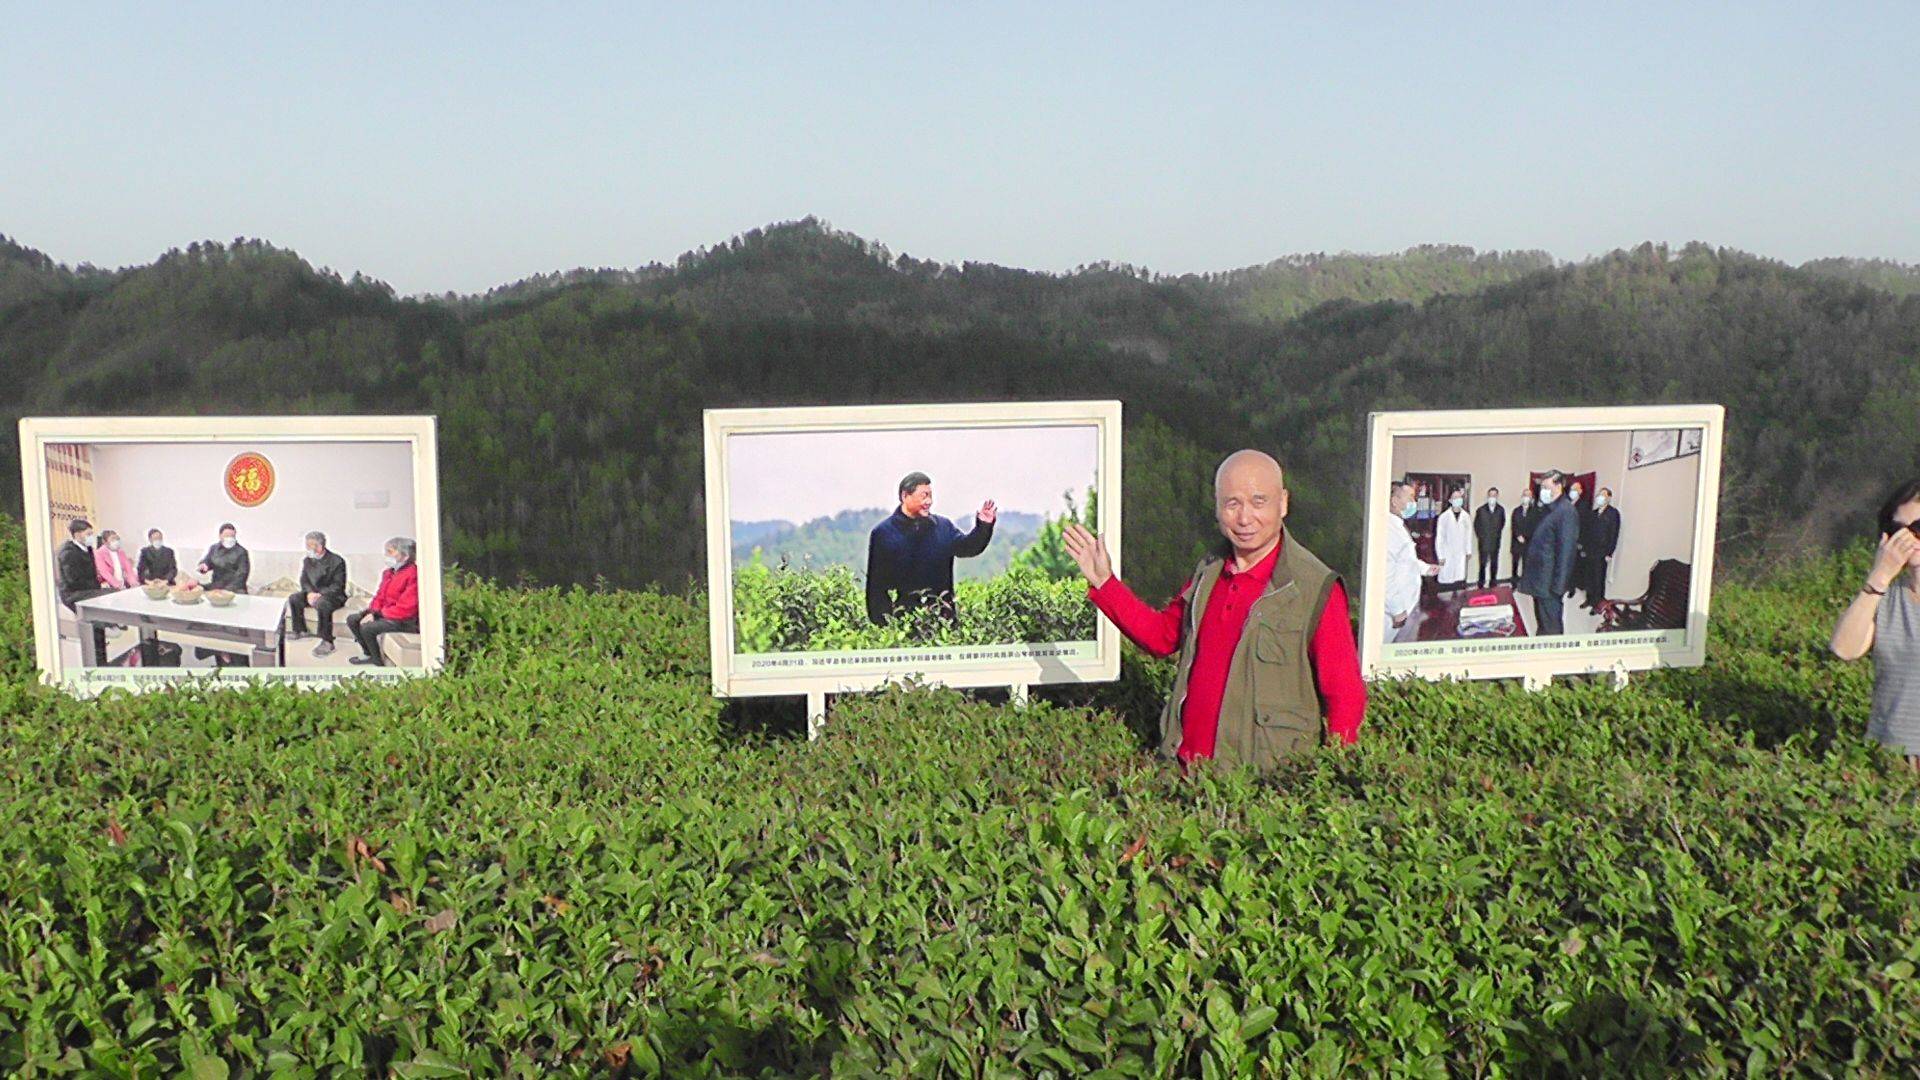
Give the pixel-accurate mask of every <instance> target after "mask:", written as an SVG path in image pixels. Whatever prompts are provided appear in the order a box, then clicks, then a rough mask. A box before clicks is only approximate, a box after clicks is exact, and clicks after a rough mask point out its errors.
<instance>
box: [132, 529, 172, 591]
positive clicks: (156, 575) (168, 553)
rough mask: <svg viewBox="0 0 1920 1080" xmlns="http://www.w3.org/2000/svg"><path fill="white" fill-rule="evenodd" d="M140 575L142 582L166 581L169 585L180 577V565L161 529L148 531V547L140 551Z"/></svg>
mask: <svg viewBox="0 0 1920 1080" xmlns="http://www.w3.org/2000/svg"><path fill="white" fill-rule="evenodd" d="M139 573H140V580H141V581H164V582H166V583H167V584H169V585H171V584H173V579H174V578H176V577H178V576H180V563H179V561H178V560H177V559H175V558H174V555H173V549H172V548H170V547H168V546H167V541H166V537H164V536H162V535H161V533H160V530H159V529H148V530H147V546H146V547H143V548H141V549H140V563H139Z"/></svg>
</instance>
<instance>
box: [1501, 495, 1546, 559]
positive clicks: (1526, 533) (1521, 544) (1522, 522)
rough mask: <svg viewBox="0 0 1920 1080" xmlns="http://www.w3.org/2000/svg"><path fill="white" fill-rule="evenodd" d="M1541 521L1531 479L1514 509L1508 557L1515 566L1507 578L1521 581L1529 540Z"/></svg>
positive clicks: (1509, 533)
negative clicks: (1534, 528) (1521, 569)
mask: <svg viewBox="0 0 1920 1080" xmlns="http://www.w3.org/2000/svg"><path fill="white" fill-rule="evenodd" d="M1539 520H1540V505H1539V503H1538V502H1536V501H1535V499H1534V497H1533V481H1532V480H1531V479H1529V480H1528V481H1527V483H1526V486H1524V487H1522V488H1521V489H1520V504H1519V505H1518V506H1515V507H1514V508H1513V518H1512V524H1513V527H1512V529H1510V530H1509V532H1508V535H1509V536H1511V537H1512V538H1513V539H1511V540H1509V541H1508V542H1507V543H1508V555H1509V556H1510V557H1511V558H1512V560H1513V564H1512V565H1511V566H1510V567H1508V569H1507V576H1508V577H1510V578H1512V579H1513V580H1514V581H1516V582H1517V581H1519V580H1520V568H1521V567H1522V566H1525V565H1526V562H1527V540H1528V539H1529V538H1530V537H1532V536H1533V527H1534V525H1535V524H1536V523H1538V522H1539Z"/></svg>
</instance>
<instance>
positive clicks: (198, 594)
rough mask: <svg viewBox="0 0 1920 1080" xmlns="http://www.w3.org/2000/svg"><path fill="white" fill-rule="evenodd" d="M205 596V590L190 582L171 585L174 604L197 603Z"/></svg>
mask: <svg viewBox="0 0 1920 1080" xmlns="http://www.w3.org/2000/svg"><path fill="white" fill-rule="evenodd" d="M206 596H207V590H205V589H203V588H201V587H200V586H199V585H197V584H194V583H192V582H189V583H187V584H185V585H175V586H174V587H173V602H174V603H176V604H197V603H199V602H200V601H202V600H204V599H206Z"/></svg>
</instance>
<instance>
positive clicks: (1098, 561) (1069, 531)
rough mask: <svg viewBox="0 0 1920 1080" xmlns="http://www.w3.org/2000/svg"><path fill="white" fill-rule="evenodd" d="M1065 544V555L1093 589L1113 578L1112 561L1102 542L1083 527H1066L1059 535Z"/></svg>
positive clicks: (1104, 543)
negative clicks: (1070, 558)
mask: <svg viewBox="0 0 1920 1080" xmlns="http://www.w3.org/2000/svg"><path fill="white" fill-rule="evenodd" d="M1061 539H1062V541H1063V542H1064V543H1065V544H1066V547H1067V554H1068V555H1071V556H1072V557H1073V561H1074V563H1075V565H1077V566H1079V567H1080V572H1081V573H1082V574H1084V575H1086V578H1087V581H1088V583H1089V584H1091V585H1092V586H1093V587H1094V588H1096V589H1097V588H1099V587H1100V586H1102V585H1105V584H1106V583H1107V581H1108V580H1109V579H1110V578H1112V577H1113V559H1112V558H1111V557H1110V556H1109V555H1108V554H1107V545H1106V542H1105V541H1104V540H1101V539H1100V538H1099V537H1098V536H1095V535H1094V534H1093V533H1092V532H1090V531H1088V529H1087V528H1086V527H1085V526H1083V525H1068V526H1067V527H1066V529H1065V530H1064V531H1063V532H1062V534H1061Z"/></svg>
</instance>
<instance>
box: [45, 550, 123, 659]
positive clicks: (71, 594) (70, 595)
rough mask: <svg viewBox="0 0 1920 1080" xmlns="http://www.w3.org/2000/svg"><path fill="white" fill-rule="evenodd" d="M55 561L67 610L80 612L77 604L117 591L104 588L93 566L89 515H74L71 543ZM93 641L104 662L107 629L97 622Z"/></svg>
mask: <svg viewBox="0 0 1920 1080" xmlns="http://www.w3.org/2000/svg"><path fill="white" fill-rule="evenodd" d="M55 562H56V563H57V565H58V569H59V572H60V589H59V597H60V603H61V604H62V605H64V606H65V607H66V608H67V610H69V611H74V612H75V614H78V611H77V610H76V609H75V608H74V605H75V604H77V603H79V602H80V601H82V600H91V599H93V598H94V597H96V596H105V595H107V594H108V593H110V592H112V591H113V590H112V589H103V588H101V587H100V575H99V573H98V572H97V571H95V570H94V568H93V523H92V522H90V521H88V520H87V519H86V518H74V519H73V520H72V521H69V522H67V542H66V543H64V544H61V545H60V550H59V551H58V552H57V553H56V555H55ZM93 644H94V648H95V651H96V652H97V653H98V654H99V656H100V658H101V660H102V661H103V662H104V661H105V660H106V656H107V628H106V627H104V626H101V625H100V624H99V623H94V624H93Z"/></svg>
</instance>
